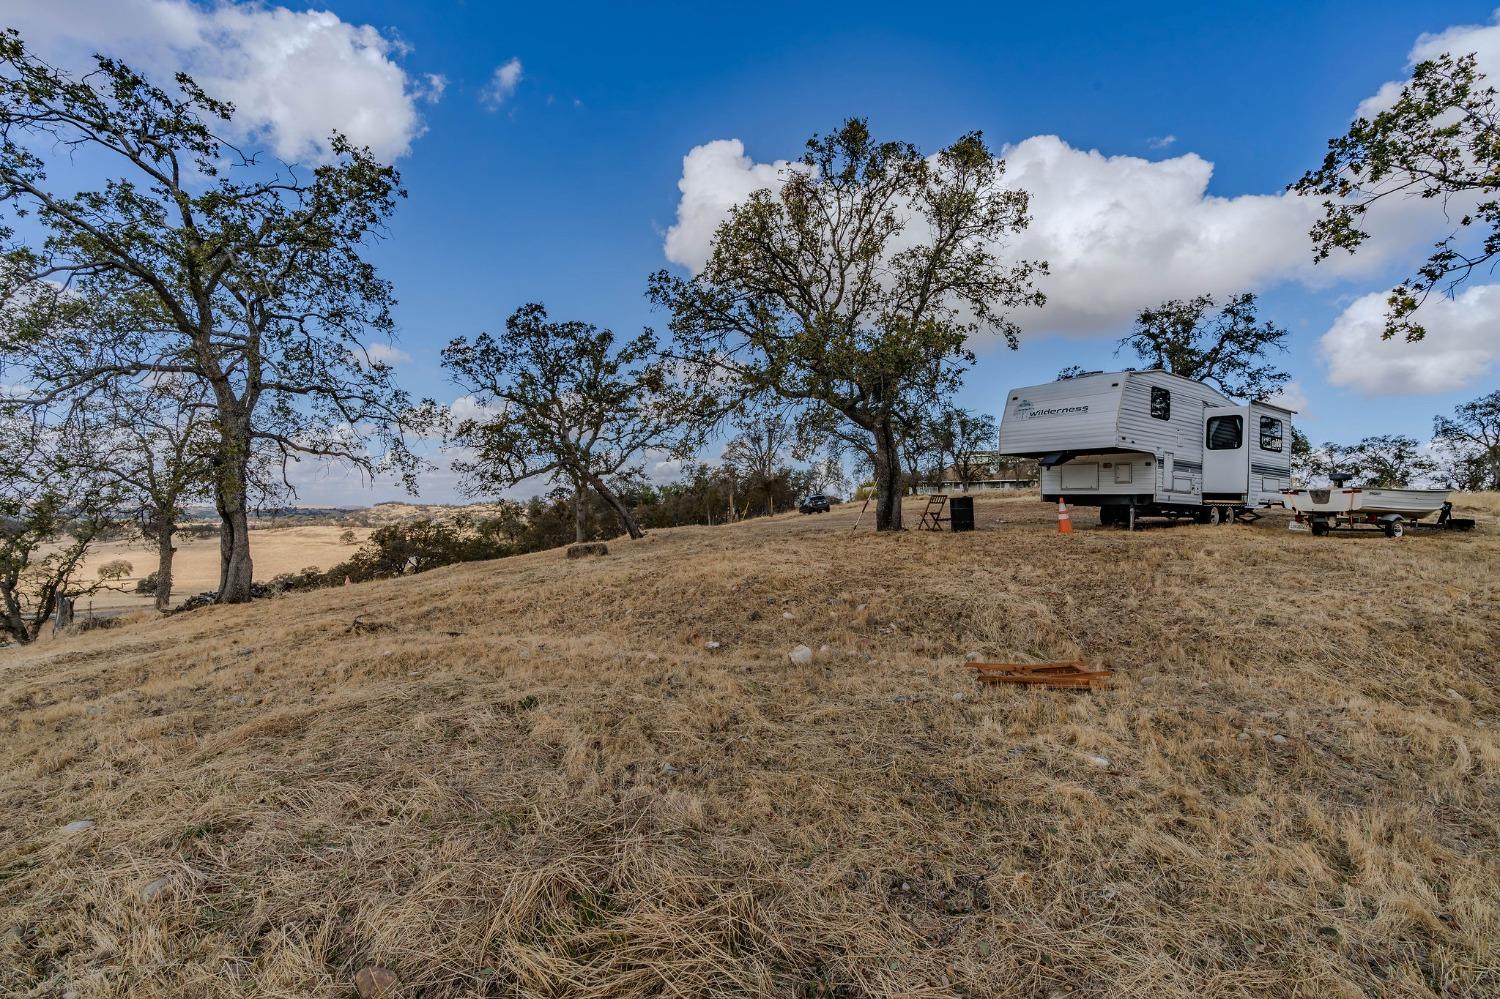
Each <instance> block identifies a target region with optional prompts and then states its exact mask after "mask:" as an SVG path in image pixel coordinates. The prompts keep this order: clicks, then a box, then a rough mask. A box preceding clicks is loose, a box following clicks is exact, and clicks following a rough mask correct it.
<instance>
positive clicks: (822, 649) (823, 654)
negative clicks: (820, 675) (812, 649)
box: [818, 642, 833, 659]
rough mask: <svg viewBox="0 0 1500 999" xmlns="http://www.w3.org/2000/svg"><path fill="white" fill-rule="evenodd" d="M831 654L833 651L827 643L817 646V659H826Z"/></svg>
mask: <svg viewBox="0 0 1500 999" xmlns="http://www.w3.org/2000/svg"><path fill="white" fill-rule="evenodd" d="M831 652H833V649H832V647H830V646H829V644H828V643H827V642H824V643H823V644H822V645H820V646H818V658H820V659H827V658H828V656H829V654H830V653H831Z"/></svg>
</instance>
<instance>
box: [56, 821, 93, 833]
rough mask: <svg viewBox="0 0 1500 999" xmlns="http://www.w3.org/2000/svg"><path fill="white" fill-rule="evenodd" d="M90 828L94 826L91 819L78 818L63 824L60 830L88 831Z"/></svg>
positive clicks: (68, 831) (70, 831)
mask: <svg viewBox="0 0 1500 999" xmlns="http://www.w3.org/2000/svg"><path fill="white" fill-rule="evenodd" d="M92 828H94V820H93V819H78V820H76V821H74V822H69V823H68V824H67V825H65V826H63V828H62V831H63V832H65V833H81V832H88V831H89V830H90V829H92Z"/></svg>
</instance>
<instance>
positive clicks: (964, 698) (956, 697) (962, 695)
mask: <svg viewBox="0 0 1500 999" xmlns="http://www.w3.org/2000/svg"><path fill="white" fill-rule="evenodd" d="M953 699H954V700H955V701H967V700H968V699H969V695H968V694H965V693H964V692H963V691H962V690H960V691H958V692H957V693H955V694H954V695H953Z"/></svg>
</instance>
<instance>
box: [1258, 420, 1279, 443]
mask: <svg viewBox="0 0 1500 999" xmlns="http://www.w3.org/2000/svg"><path fill="white" fill-rule="evenodd" d="M1260 449H1261V450H1262V451H1280V450H1281V421H1280V420H1278V419H1276V417H1274V416H1262V417H1261V418H1260Z"/></svg>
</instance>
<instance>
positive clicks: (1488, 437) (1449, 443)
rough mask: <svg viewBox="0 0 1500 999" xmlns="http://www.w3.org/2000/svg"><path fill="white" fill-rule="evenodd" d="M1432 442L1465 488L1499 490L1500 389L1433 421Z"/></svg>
mask: <svg viewBox="0 0 1500 999" xmlns="http://www.w3.org/2000/svg"><path fill="white" fill-rule="evenodd" d="M1432 439H1433V443H1434V444H1435V445H1436V446H1437V447H1438V449H1439V450H1440V451H1442V452H1443V453H1444V454H1445V455H1446V457H1447V459H1448V469H1447V471H1448V476H1449V480H1450V481H1451V482H1452V483H1453V484H1454V485H1456V486H1458V487H1460V488H1462V489H1474V490H1478V489H1500V391H1495V392H1491V393H1490V394H1489V395H1486V396H1482V397H1480V398H1478V399H1473V400H1471V401H1469V402H1465V403H1462V404H1460V405H1458V406H1455V407H1454V408H1453V415H1452V416H1437V417H1434V418H1433V421H1432Z"/></svg>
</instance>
